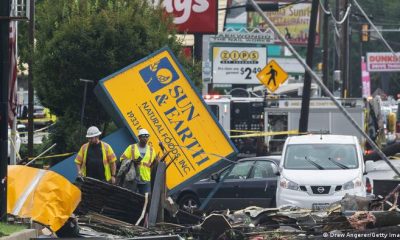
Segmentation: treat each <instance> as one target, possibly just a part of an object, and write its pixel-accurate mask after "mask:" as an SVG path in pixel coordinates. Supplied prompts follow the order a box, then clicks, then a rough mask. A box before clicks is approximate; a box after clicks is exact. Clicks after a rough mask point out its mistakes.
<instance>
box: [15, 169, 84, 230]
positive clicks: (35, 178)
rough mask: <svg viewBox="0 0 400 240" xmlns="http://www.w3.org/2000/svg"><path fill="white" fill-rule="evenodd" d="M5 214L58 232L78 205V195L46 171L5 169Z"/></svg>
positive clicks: (59, 176)
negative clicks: (6, 181)
mask: <svg viewBox="0 0 400 240" xmlns="http://www.w3.org/2000/svg"><path fill="white" fill-rule="evenodd" d="M7 188H8V189H7V213H9V214H12V215H16V216H19V217H23V218H31V219H32V220H34V221H36V222H39V223H41V224H43V225H46V226H49V227H50V229H51V230H53V231H57V230H58V229H60V228H61V227H62V226H63V225H64V223H65V222H66V221H67V220H68V218H69V217H70V216H71V214H72V212H73V211H74V210H75V208H76V207H77V206H78V203H79V202H80V201H81V191H80V190H79V188H77V187H76V186H75V185H73V184H72V183H70V182H69V181H68V180H67V179H65V178H64V177H63V176H61V175H59V174H58V173H55V172H53V171H49V170H43V169H38V168H31V167H26V166H20V165H14V166H8V184H7Z"/></svg>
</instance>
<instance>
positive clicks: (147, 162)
mask: <svg viewBox="0 0 400 240" xmlns="http://www.w3.org/2000/svg"><path fill="white" fill-rule="evenodd" d="M131 146H132V151H133V154H134V160H137V159H139V157H140V152H139V147H138V145H137V144H132V145H131ZM155 158H156V155H155V154H154V149H153V147H151V146H150V145H147V149H146V154H145V155H144V156H143V159H142V161H140V163H139V166H138V170H139V175H140V180H142V181H146V182H150V180H151V169H150V166H151V163H152V162H153V161H154V159H155Z"/></svg>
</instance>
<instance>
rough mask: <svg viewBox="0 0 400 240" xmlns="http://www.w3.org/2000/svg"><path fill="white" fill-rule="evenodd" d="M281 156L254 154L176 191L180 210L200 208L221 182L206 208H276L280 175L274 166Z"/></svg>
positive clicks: (206, 209) (191, 210)
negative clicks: (275, 172) (276, 194)
mask: <svg viewBox="0 0 400 240" xmlns="http://www.w3.org/2000/svg"><path fill="white" fill-rule="evenodd" d="M279 160H280V156H263V157H251V158H244V159H241V160H239V161H238V162H237V163H236V164H232V165H230V166H228V167H227V168H225V169H223V170H222V171H220V172H218V173H214V174H212V175H211V177H210V178H207V179H202V180H200V181H198V182H196V183H194V184H192V185H190V186H188V187H186V188H184V189H182V190H181V191H180V192H178V193H177V194H175V195H174V196H175V199H176V200H177V203H178V204H179V206H180V208H181V209H184V210H186V211H189V212H193V211H195V210H197V209H198V208H199V207H200V206H201V204H202V203H203V202H204V201H205V199H206V198H207V196H208V194H209V193H210V192H211V191H212V190H213V189H214V188H215V187H216V186H217V185H218V184H220V186H219V188H218V190H217V191H216V192H215V194H214V196H213V197H212V198H211V199H210V201H209V203H208V204H207V206H206V208H205V209H204V210H205V211H212V210H224V209H230V210H236V209H242V208H246V207H248V206H259V207H274V206H275V193H276V184H277V176H276V175H275V174H274V172H273V169H274V168H277V166H278V165H279ZM176 196H177V197H176Z"/></svg>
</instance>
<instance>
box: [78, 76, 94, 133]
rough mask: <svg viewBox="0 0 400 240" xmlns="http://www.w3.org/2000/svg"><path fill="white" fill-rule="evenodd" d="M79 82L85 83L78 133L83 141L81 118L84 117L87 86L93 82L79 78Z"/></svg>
mask: <svg viewBox="0 0 400 240" xmlns="http://www.w3.org/2000/svg"><path fill="white" fill-rule="evenodd" d="M79 81H81V82H84V83H85V88H84V90H83V101H82V109H81V124H80V131H79V137H81V138H83V139H84V137H83V136H82V126H83V118H84V116H85V106H86V92H87V84H88V83H93V82H94V81H93V80H88V79H82V78H80V79H79Z"/></svg>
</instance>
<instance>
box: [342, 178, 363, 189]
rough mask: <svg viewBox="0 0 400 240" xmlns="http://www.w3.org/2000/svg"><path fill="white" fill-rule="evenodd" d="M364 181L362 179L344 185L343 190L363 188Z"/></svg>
mask: <svg viewBox="0 0 400 240" xmlns="http://www.w3.org/2000/svg"><path fill="white" fill-rule="evenodd" d="M361 185H362V181H361V179H360V178H355V179H353V180H351V181H348V182H347V183H345V184H343V190H349V189H353V188H357V187H361Z"/></svg>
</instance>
